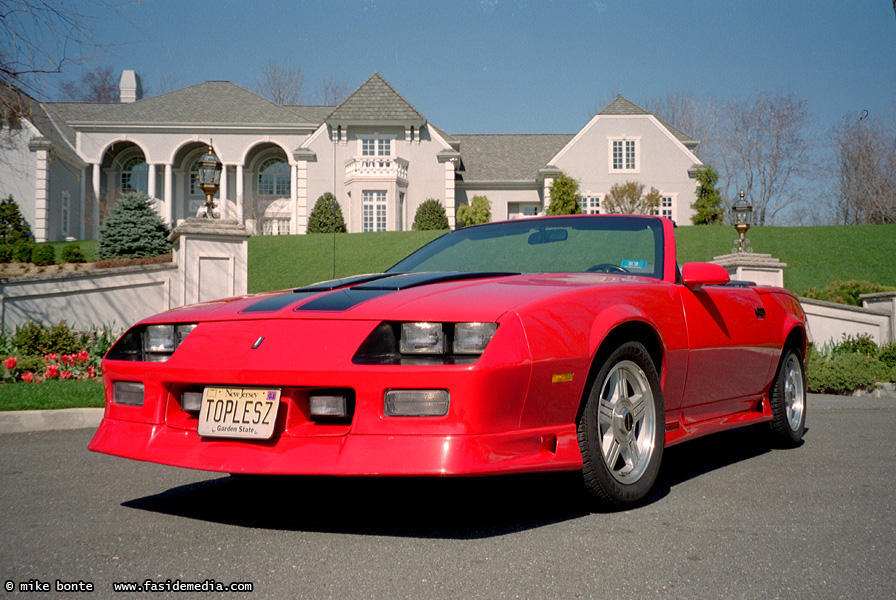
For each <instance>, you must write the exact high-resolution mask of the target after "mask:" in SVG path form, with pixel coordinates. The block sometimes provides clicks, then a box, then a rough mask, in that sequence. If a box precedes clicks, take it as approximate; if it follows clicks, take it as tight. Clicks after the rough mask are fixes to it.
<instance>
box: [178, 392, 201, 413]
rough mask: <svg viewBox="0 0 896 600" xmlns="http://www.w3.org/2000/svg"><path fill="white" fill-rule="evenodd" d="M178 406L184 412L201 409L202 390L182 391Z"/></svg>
mask: <svg viewBox="0 0 896 600" xmlns="http://www.w3.org/2000/svg"><path fill="white" fill-rule="evenodd" d="M180 407H181V408H182V409H184V410H185V411H186V412H197V413H198V412H199V411H200V410H201V409H202V392H184V393H183V394H181V395H180Z"/></svg>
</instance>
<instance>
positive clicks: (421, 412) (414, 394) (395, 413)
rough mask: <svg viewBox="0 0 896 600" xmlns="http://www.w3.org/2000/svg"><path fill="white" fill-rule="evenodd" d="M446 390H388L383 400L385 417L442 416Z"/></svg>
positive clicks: (446, 406)
mask: <svg viewBox="0 0 896 600" xmlns="http://www.w3.org/2000/svg"><path fill="white" fill-rule="evenodd" d="M448 403H449V395H448V390H389V391H387V392H386V396H385V400H384V402H383V411H384V412H385V413H386V416H387V417H444V416H445V415H447V414H448Z"/></svg>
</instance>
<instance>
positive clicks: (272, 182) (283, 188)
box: [258, 158, 290, 196]
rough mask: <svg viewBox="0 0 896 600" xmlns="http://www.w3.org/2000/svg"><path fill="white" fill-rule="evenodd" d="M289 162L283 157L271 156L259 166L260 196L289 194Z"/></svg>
mask: <svg viewBox="0 0 896 600" xmlns="http://www.w3.org/2000/svg"><path fill="white" fill-rule="evenodd" d="M289 171H290V169H289V164H288V163H287V162H286V161H285V160H283V159H282V158H269V159H267V160H265V161H264V162H263V163H261V166H260V167H259V168H258V195H259V196H289V174H290V173H289Z"/></svg>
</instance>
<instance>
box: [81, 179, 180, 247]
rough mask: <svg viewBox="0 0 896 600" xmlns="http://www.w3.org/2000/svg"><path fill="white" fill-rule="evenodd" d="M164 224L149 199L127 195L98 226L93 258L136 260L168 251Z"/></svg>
mask: <svg viewBox="0 0 896 600" xmlns="http://www.w3.org/2000/svg"><path fill="white" fill-rule="evenodd" d="M170 233H171V231H170V229H169V228H168V225H166V224H165V222H164V221H163V220H162V217H160V216H159V214H158V213H157V212H156V211H155V209H154V208H153V206H152V200H150V198H149V196H147V195H146V194H143V193H141V192H128V193H126V194H124V195H122V196H121V197H120V198H119V199H118V203H117V204H116V205H115V207H114V208H113V209H112V211H111V212H110V213H109V216H108V217H106V220H105V221H104V222H103V225H102V227H100V235H99V241H98V243H97V247H96V255H97V258H99V259H100V260H103V259H107V258H138V257H144V256H159V255H160V254H167V253H168V252H171V244H170V243H168V235H169V234H170Z"/></svg>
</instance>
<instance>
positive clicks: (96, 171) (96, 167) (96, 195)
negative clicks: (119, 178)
mask: <svg viewBox="0 0 896 600" xmlns="http://www.w3.org/2000/svg"><path fill="white" fill-rule="evenodd" d="M92 166H93V227H94V229H93V233H94V237H96V238H97V239H99V237H100V169H101V168H102V166H103V165H102V164H99V163H93V165H92Z"/></svg>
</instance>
